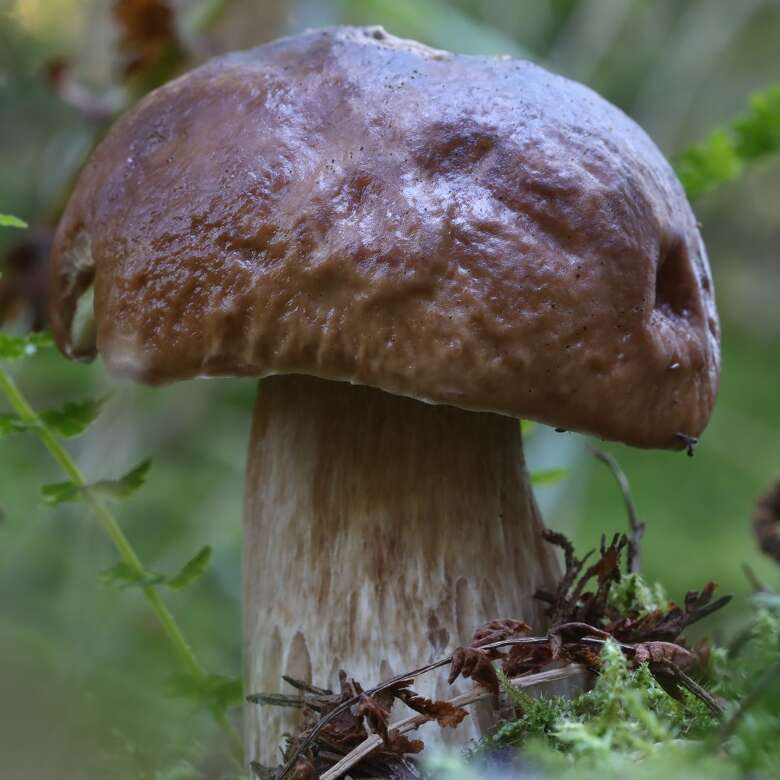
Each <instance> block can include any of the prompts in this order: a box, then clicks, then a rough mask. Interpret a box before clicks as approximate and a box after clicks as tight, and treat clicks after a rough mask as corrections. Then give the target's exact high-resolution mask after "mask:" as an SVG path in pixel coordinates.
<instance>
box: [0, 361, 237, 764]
mask: <svg viewBox="0 0 780 780" xmlns="http://www.w3.org/2000/svg"><path fill="white" fill-rule="evenodd" d="M0 390H2V391H3V393H5V396H6V398H7V399H8V402H9V403H10V404H11V406H12V407H13V409H14V411H15V412H16V413H17V414H18V415H19V417H20V418H21V419H23V420H26V421H28V422H31V423H35V425H34V427H33V428H32V430H33V432H34V433H35V435H36V436H37V437H38V438H39V439H40V440H41V442H42V443H43V444H44V446H45V447H46V448H47V449H48V450H49V452H50V453H51V455H52V457H53V458H54V460H56V461H57V463H58V464H59V465H60V466H61V467H62V470H63V471H64V472H65V473H66V474H67V476H68V478H69V479H70V480H71V481H72V482H73V483H74V484H76V485H78V486H79V487H81V488H83V489H84V496H85V499H86V502H87V504H88V505H89V507H90V509H91V510H92V512H93V513H94V515H95V517H96V518H97V519H98V522H99V523H100V525H101V526H102V528H103V530H104V531H105V532H106V533H107V534H108V536H109V537H110V538H111V541H112V542H113V544H114V546H115V547H116V549H117V552H118V553H119V556H120V557H121V559H122V560H123V561H124V562H125V563H126V564H127V565H128V566H129V567H130V568H131V569H132V570H133V572H134V573H136V574H137V575H139V577H143V576H144V575H145V574H146V569H145V567H144V565H143V563H142V562H141V559H140V558H139V557H138V554H137V553H136V551H135V549H134V548H133V546H132V544H131V543H130V540H129V539H128V538H127V537H126V536H125V534H124V532H123V531H122V529H121V528H120V526H119V523H117V521H116V518H115V517H114V515H113V513H112V512H111V510H110V509H109V508H108V507H107V506H106V504H105V501H104V500H103V499H102V498H101V497H100V496H96V495H95V494H94V493H93V492H92V491H91V490H90V489H89V485H88V484H87V481H86V480H85V479H84V476H83V475H82V473H81V471H80V469H79V467H78V466H77V465H76V463H75V461H74V460H73V458H71V456H70V454H69V453H68V451H67V450H66V449H65V448H64V447H63V446H62V444H61V443H60V441H59V440H58V439H57V437H56V436H55V435H54V434H53V433H52V432H51V431H50V430H49V429H48V428H47V427H46V425H45V424H44V423H43V422H42V421H41V419H40V417H39V416H38V415H37V414H36V413H35V410H34V409H33V408H32V407H31V406H30V404H29V403H28V402H27V399H26V398H25V397H24V396H23V395H22V393H21V391H20V390H19V388H18V386H17V384H16V382H14V380H13V379H12V377H11V376H10V374H8V373H7V372H6V371H5V370H3V369H1V368H0ZM142 590H143V593H144V596H145V597H146V600H147V601H148V602H149V604H150V606H151V607H152V610H153V611H154V613H155V615H156V616H157V619H158V621H159V622H160V625H161V626H162V628H163V631H164V632H165V635H166V636H167V637H168V640H169V641H170V643H171V645H172V646H173V650H174V652H175V654H176V656H177V658H178V659H179V661H180V662H181V664H182V665H183V666H184V667H185V668H186V669H187V671H188V672H189V674H191V675H192V677H193V678H194V679H195V680H196V681H198V682H202V681H204V680H205V679H206V671H205V670H204V668H203V667H202V666H201V664H200V662H199V661H198V658H197V656H196V655H195V653H194V651H193V649H192V647H190V644H189V642H187V639H186V637H185V636H184V634H183V633H182V631H181V629H180V628H179V625H178V623H177V622H176V618H174V616H173V615H172V614H171V611H170V610H169V609H168V607H167V606H166V605H165V602H164V601H163V600H162V597H161V596H160V593H159V591H158V590H157V588H156V587H155V586H154V585H145V586H144V587H143V588H142ZM211 714H212V716H213V718H214V720H215V721H216V723H217V725H218V726H219V727H220V729H221V730H222V731H223V733H224V734H225V736H226V737H227V739H228V742H229V744H230V749H231V752H232V754H233V757H234V758H235V759H236V761H237V762H238V763H239V765H240V766H243V763H244V749H243V744H242V741H241V738H240V737H239V735H238V732H237V731H236V730H235V728H234V727H233V725H232V724H231V723H230V720H229V719H228V717H227V713H226V712H225V710H224V709H220V708H216V707H215V708H211Z"/></svg>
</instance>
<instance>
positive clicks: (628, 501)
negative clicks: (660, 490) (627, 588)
mask: <svg viewBox="0 0 780 780" xmlns="http://www.w3.org/2000/svg"><path fill="white" fill-rule="evenodd" d="M590 451H591V452H592V453H593V456H594V457H595V458H596V459H597V460H600V461H601V462H602V463H606V465H607V466H608V467H609V470H610V471H611V472H612V475H613V476H614V477H615V479H616V480H617V483H618V486H619V487H620V492H621V493H622V494H623V503H624V504H625V505H626V513H627V514H628V528H629V534H628V572H629V574H639V569H640V545H641V542H642V537H643V536H644V534H645V528H646V525H645V523H643V522H642V521H641V520H640V519H639V516H638V515H637V512H636V507H635V506H634V500H633V499H632V498H631V486H630V485H629V483H628V477H627V476H626V474H625V472H624V471H623V469H621V468H620V466H619V465H618V462H617V461H616V460H615V458H614V457H612V455H610V454H609V453H608V452H604V450H598V449H596V448H595V447H590Z"/></svg>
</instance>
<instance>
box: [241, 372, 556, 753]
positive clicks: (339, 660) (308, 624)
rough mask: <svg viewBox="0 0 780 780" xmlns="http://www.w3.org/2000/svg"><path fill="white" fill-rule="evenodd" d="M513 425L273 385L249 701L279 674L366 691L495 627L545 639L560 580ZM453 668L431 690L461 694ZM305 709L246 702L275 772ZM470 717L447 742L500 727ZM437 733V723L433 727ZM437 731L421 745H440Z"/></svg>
mask: <svg viewBox="0 0 780 780" xmlns="http://www.w3.org/2000/svg"><path fill="white" fill-rule="evenodd" d="M541 530H542V524H541V521H540V519H539V512H538V510H537V507H536V504H535V502H534V499H533V494H532V492H531V488H530V486H529V482H528V477H527V473H526V469H525V464H524V461H523V450H522V442H521V438H520V427H519V425H518V423H517V421H516V420H512V419H510V418H507V417H501V416H498V415H493V414H482V413H475V412H465V411H462V410H459V409H455V408H452V407H447V406H431V405H428V404H424V403H421V402H418V401H414V400H411V399H408V398H399V397H395V396H392V395H388V394H387V393H384V392H381V391H379V390H373V389H370V388H366V387H356V386H352V385H348V384H345V383H339V382H327V381H323V380H318V379H312V378H309V377H302V376H287V377H274V378H271V379H267V380H264V381H263V382H262V384H261V387H260V394H259V398H258V402H257V407H256V411H255V420H254V427H253V431H252V437H251V442H250V447H249V466H248V472H247V491H246V504H245V513H244V599H245V600H244V616H245V637H246V640H245V641H246V646H245V663H246V677H245V679H246V681H247V686H248V691H249V692H258V691H263V692H273V691H280V690H286V691H287V692H292V690H291V689H289V688H288V687H287V686H286V684H285V683H283V682H282V679H281V676H282V674H287V675H291V676H293V677H296V678H300V679H303V680H305V681H307V682H312V683H314V684H315V685H319V686H321V687H331V688H333V687H334V686H335V687H336V688H337V679H338V670H339V669H345V670H346V671H347V672H348V673H349V674H350V675H351V676H352V677H354V678H355V679H357V680H359V681H360V682H361V683H363V684H364V686H366V687H368V686H370V685H372V684H376V683H377V682H379V681H380V680H382V679H385V678H387V677H389V676H391V675H393V674H397V673H399V672H402V671H404V670H406V669H412V668H415V667H417V666H420V665H422V664H425V663H427V662H428V661H431V660H433V659H435V658H438V657H441V656H442V655H444V654H446V653H447V652H448V651H450V650H452V649H453V648H455V647H457V646H458V645H460V644H464V643H467V642H468V641H469V640H470V638H471V636H472V633H473V632H474V629H476V628H477V627H478V626H479V625H481V624H482V623H484V622H485V621H487V620H490V619H492V618H496V617H513V618H522V619H524V620H526V621H527V622H529V623H531V624H532V625H533V626H534V627H536V628H537V629H541V628H542V626H543V622H544V621H543V617H542V612H541V609H540V605H539V604H538V603H537V602H535V601H534V600H533V598H532V596H533V593H534V591H535V590H536V589H537V588H539V587H549V586H551V585H552V584H553V583H554V582H555V580H556V576H557V574H558V567H557V563H556V559H555V556H554V553H553V551H552V549H551V548H550V546H549V545H548V544H546V543H545V542H544V541H543V540H542V539H541V538H540V532H541ZM445 678H446V670H445V671H444V672H442V673H441V674H438V675H436V674H433V675H428V676H426V677H423V678H421V679H420V681H419V684H418V685H416V686H415V687H416V689H418V690H420V692H421V693H424V694H425V695H427V696H436V697H439V698H451V697H452V696H453V695H455V694H457V693H458V688H457V687H448V686H447V684H446V679H445ZM295 714H296V712H295V711H292V710H280V709H277V708H267V707H264V708H262V709H260V708H258V707H257V706H256V705H248V709H247V718H246V741H247V748H248V755H249V757H250V758H252V759H256V760H260V761H261V762H264V763H267V764H271V763H276V762H277V761H278V758H279V755H278V753H277V752H276V751H277V749H278V745H279V744H280V742H281V739H282V735H283V733H284V732H285V731H291V730H292V729H293V728H294V725H295ZM487 715H488V713H485V712H483V713H479V712H477V713H473V717H472V718H467V719H466V720H465V721H464V722H463V724H461V726H459V727H458V728H457V729H455V730H447V732H441V735H442V736H444V737H446V739H447V741H451V742H455V743H461V744H462V743H464V742H466V741H467V740H468V739H470V738H472V737H474V736H475V735H476V734H478V733H479V729H480V728H484V727H485V726H486V725H487V722H486V716H487ZM426 728H427V727H426ZM435 733H436V732H434V731H433V730H432V731H430V732H423V735H422V736H423V738H424V739H425V740H426V744H430V738H429V736H430V737H433V738H435V739H441V737H439V736H434V735H435Z"/></svg>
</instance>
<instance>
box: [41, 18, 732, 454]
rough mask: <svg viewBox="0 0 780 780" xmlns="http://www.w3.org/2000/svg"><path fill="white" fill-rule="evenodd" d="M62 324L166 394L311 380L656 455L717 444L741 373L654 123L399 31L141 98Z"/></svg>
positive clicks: (119, 140)
mask: <svg viewBox="0 0 780 780" xmlns="http://www.w3.org/2000/svg"><path fill="white" fill-rule="evenodd" d="M93 305H94V321H95V326H94V328H91V327H90V318H91V315H92V310H93ZM51 318H52V323H53V327H54V332H55V336H56V339H57V342H58V344H59V346H60V348H61V349H62V351H63V352H64V353H65V354H66V355H68V356H69V357H73V358H76V359H91V358H92V357H94V355H95V354H96V352H99V353H100V354H101V355H102V356H103V359H104V360H105V362H106V365H107V366H108V369H109V370H110V372H111V373H113V374H114V375H116V376H119V377H129V378H132V379H135V380H138V381H142V382H147V383H163V382H171V381H175V380H180V379H188V378H190V377H195V376H203V375H207V376H216V375H243V376H246V375H249V376H257V377H263V376H267V375H270V374H280V373H299V374H310V375H314V376H318V377H322V378H325V379H332V380H337V381H345V382H352V383H357V384H364V385H370V386H373V387H378V388H381V389H383V390H385V391H387V392H389V393H394V394H398V395H404V396H411V397H413V398H417V399H420V400H423V401H428V402H431V403H440V404H450V405H453V406H458V407H462V408H464V409H471V410H475V411H489V412H496V413H499V414H503V415H510V416H516V417H526V418H531V419H536V420H539V421H542V422H545V423H548V424H551V425H554V426H556V427H561V428H566V429H570V430H578V431H584V432H588V433H592V434H596V435H598V436H601V437H604V438H609V439H615V440H620V441H623V442H626V443H629V444H634V445H638V446H645V447H669V448H677V447H681V446H683V444H684V436H693V437H695V436H698V435H699V433H700V432H701V431H702V430H703V428H704V427H705V425H706V423H707V420H708V418H709V415H710V412H711V410H712V406H713V403H714V401H715V396H716V392H717V386H718V377H719V328H718V321H717V315H716V311H715V304H714V298H713V290H712V280H711V276H710V271H709V267H708V263H707V256H706V252H705V249H704V245H703V243H702V240H701V237H700V234H699V230H698V228H697V225H696V221H695V219H694V216H693V214H692V212H691V209H690V206H689V204H688V202H687V200H686V198H685V195H684V193H683V190H682V188H681V186H680V183H679V182H678V180H677V178H676V177H675V175H674V173H673V171H672V169H671V168H670V166H669V165H668V163H667V162H666V160H665V159H664V157H663V156H662V154H661V153H660V152H659V151H658V149H657V148H656V147H655V145H654V144H653V143H652V141H651V140H650V139H649V138H648V137H647V135H645V133H644V132H643V131H642V130H641V129H640V128H639V127H638V126H637V125H636V124H635V123H634V122H633V121H632V120H631V119H629V118H628V117H627V116H625V114H623V113H622V112H621V111H620V110H619V109H617V108H615V107H614V106H612V105H611V104H609V103H607V102H606V101H604V100H603V99H602V98H600V97H599V96H598V95H596V94H595V93H594V92H592V91H591V90H589V89H587V88H586V87H584V86H581V85H579V84H577V83H574V82H572V81H569V80H567V79H564V78H561V77H560V76H556V75H553V74H551V73H548V72H547V71H545V70H543V69H542V68H540V67H537V66H536V65H533V64H531V63H529V62H523V61H518V60H512V59H507V58H492V57H473V56H460V55H454V54H449V53H447V52H442V51H437V50H434V49H429V48H427V47H425V46H423V45H421V44H418V43H415V42H413V41H406V40H400V39H398V38H395V37H393V36H391V35H388V34H387V33H385V32H384V31H383V30H382V29H381V28H377V27H373V28H353V27H336V28H330V29H325V30H320V31H316V32H312V33H307V34H305V35H301V36H297V37H292V38H285V39H282V40H279V41H275V42H273V43H269V44H267V45H264V46H260V47H259V48H256V49H253V50H251V51H246V52H240V53H236V54H230V55H228V56H225V57H221V58H219V59H216V60H213V61H211V62H209V63H207V64H206V65H204V66H202V67H200V68H197V69H196V70H194V71H192V72H190V73H188V74H186V75H184V76H182V77H181V78H179V79H177V80H175V81H172V82H170V83H169V84H166V85H165V86H163V87H161V88H160V89H158V90H156V91H154V92H152V93H151V94H150V95H148V96H147V97H146V98H145V99H144V100H142V101H141V102H140V103H139V104H138V105H137V106H136V107H134V108H133V109H131V110H130V111H129V112H128V113H127V114H125V115H124V116H123V117H122V118H121V119H120V120H119V121H118V122H117V123H116V125H115V126H114V127H113V128H112V130H111V131H110V133H109V134H108V136H107V137H106V139H105V140H104V141H103V142H102V143H101V144H100V146H99V147H98V148H97V149H96V151H95V152H94V154H93V155H92V157H91V159H90V160H89V162H88V163H87V165H86V167H85V169H84V171H83V172H82V175H81V178H80V180H79V182H78V185H77V187H76V190H75V192H74V194H73V196H72V198H71V200H70V203H69V204H68V207H67V210H66V212H65V214H64V216H63V218H62V221H61V224H60V226H59V230H58V233H57V237H56V242H55V247H54V251H53V256H52V276H51ZM681 434H682V435H683V437H681V436H680V435H681Z"/></svg>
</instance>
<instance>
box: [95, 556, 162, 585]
mask: <svg viewBox="0 0 780 780" xmlns="http://www.w3.org/2000/svg"><path fill="white" fill-rule="evenodd" d="M98 576H99V578H100V581H101V582H102V583H103V584H105V585H112V586H114V587H116V588H119V589H120V590H126V589H127V588H145V587H147V586H149V585H159V584H160V583H161V582H162V581H163V580H164V579H165V577H163V576H162V574H155V573H154V572H149V571H147V572H138V571H136V570H135V569H133V568H132V567H131V566H128V564H126V563H125V562H124V561H120V562H119V563H117V564H116V565H114V566H111V567H110V568H108V569H103V570H102V571H100V572H98Z"/></svg>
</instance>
